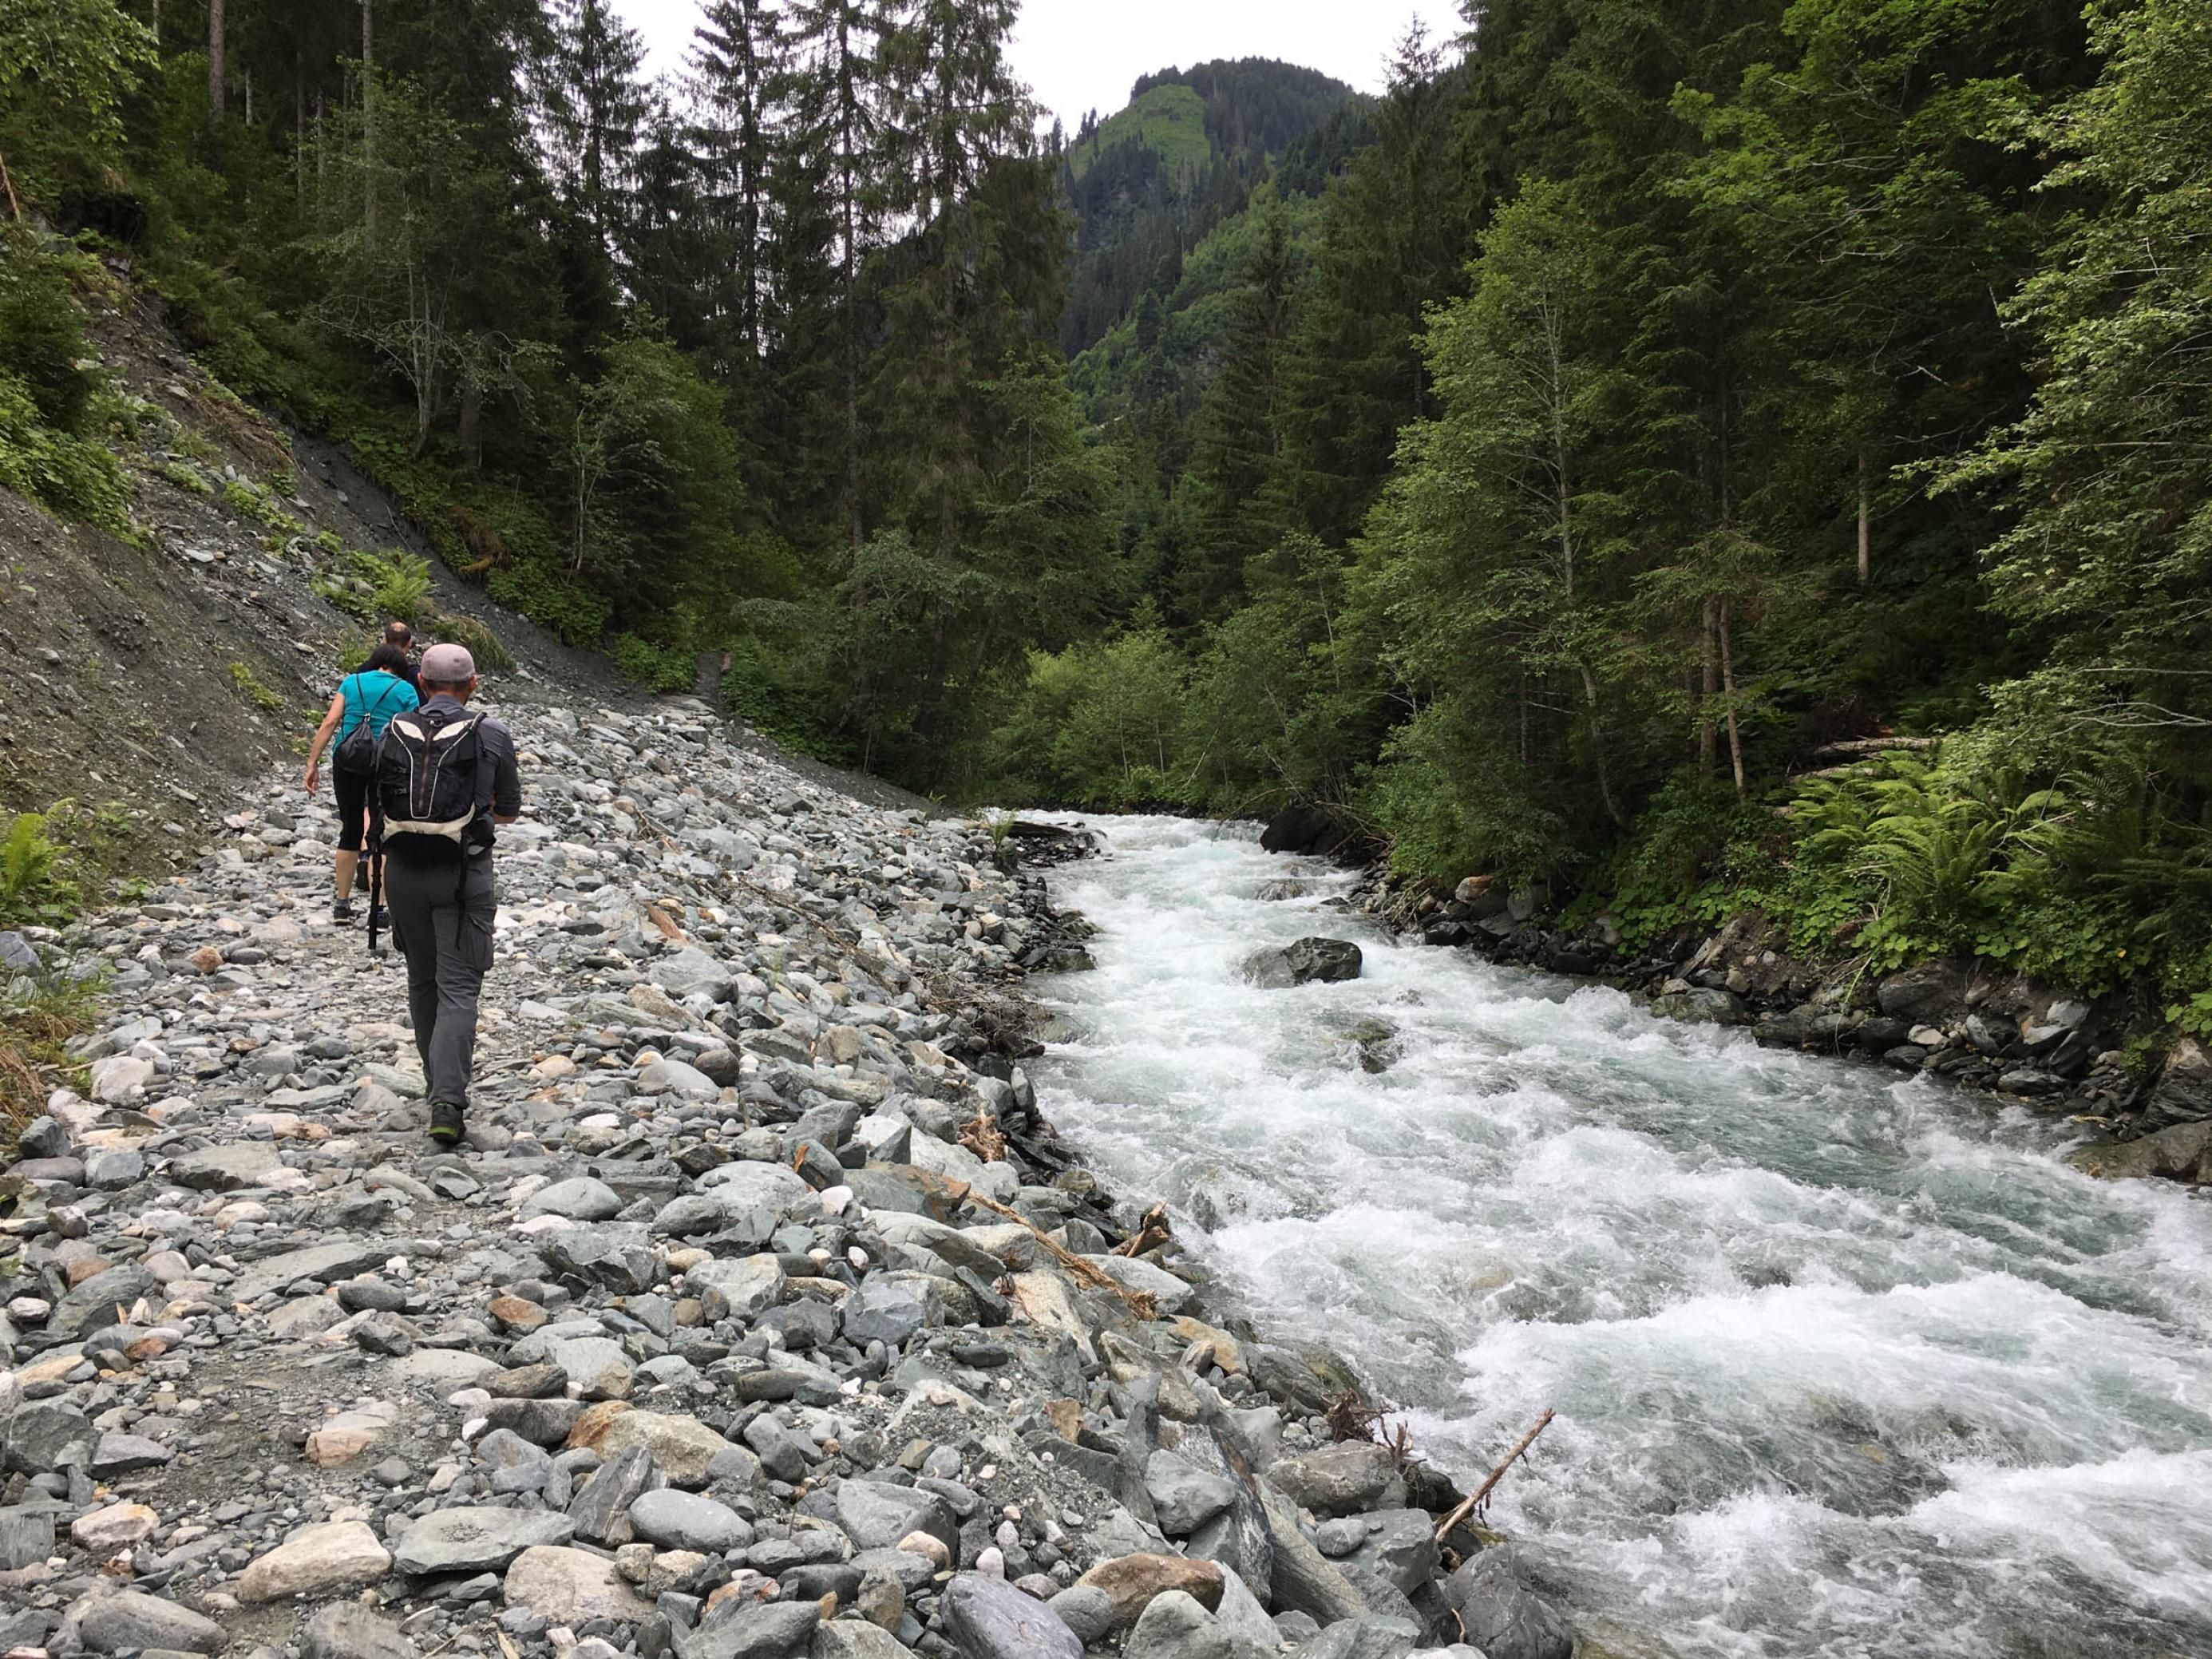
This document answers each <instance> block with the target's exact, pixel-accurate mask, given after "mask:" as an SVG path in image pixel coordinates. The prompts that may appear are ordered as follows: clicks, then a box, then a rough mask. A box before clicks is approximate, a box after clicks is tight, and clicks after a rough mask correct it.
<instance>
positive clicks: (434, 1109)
mask: <svg viewBox="0 0 2212 1659" xmlns="http://www.w3.org/2000/svg"><path fill="white" fill-rule="evenodd" d="M463 1127H464V1126H463V1125H462V1122H461V1109H460V1108H459V1107H458V1106H456V1105H454V1104H453V1103H452V1102H451V1101H446V1100H436V1101H433V1102H431V1103H430V1139H433V1140H435V1141H436V1142H437V1143H438V1144H439V1145H440V1146H459V1145H460V1144H461V1133H462V1129H463Z"/></svg>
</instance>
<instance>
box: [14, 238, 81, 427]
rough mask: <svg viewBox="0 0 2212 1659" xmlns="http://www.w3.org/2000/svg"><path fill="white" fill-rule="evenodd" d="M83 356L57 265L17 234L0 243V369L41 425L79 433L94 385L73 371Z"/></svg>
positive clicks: (76, 314)
mask: <svg viewBox="0 0 2212 1659" xmlns="http://www.w3.org/2000/svg"><path fill="white" fill-rule="evenodd" d="M86 355H87V347H86V345H85V338H84V313H83V312H82V309H81V308H80V307H78V305H77V302H76V295H74V294H73V293H71V292H70V283H69V278H68V276H67V275H66V273H65V271H64V267H63V265H62V264H61V262H60V261H59V260H58V259H56V258H53V257H52V256H51V255H50V254H47V253H46V252H42V251H40V250H39V249H37V248H36V247H34V246H33V245H32V244H31V240H30V238H29V237H28V236H27V234H24V233H22V232H20V231H10V232H9V233H8V234H6V235H5V236H4V238H0V364H4V365H5V366H6V370H7V372H8V373H9V374H11V375H12V376H14V378H15V380H18V381H20V382H21V385H22V386H23V388H24V390H25V392H27V393H28V394H29V397H30V399H31V402H32V404H33V406H34V407H35V408H36V409H37V410H38V415H39V420H40V422H41V423H42V424H44V425H46V426H49V427H52V428H54V429H56V430H57V431H60V432H77V431H80V430H81V429H82V426H83V422H84V418H85V410H86V408H87V406H88V404H90V403H91V401H92V395H93V393H94V392H95V391H96V390H98V386H99V383H98V381H97V380H94V377H93V375H92V374H89V373H88V372H87V371H86V370H84V369H82V368H79V367H78V364H79V363H80V362H82V360H83V359H84V357H85V356H86Z"/></svg>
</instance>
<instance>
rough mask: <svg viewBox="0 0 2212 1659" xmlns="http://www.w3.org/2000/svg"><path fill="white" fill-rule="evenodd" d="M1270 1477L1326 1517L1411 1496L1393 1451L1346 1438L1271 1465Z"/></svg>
mask: <svg viewBox="0 0 2212 1659" xmlns="http://www.w3.org/2000/svg"><path fill="white" fill-rule="evenodd" d="M1267 1479H1268V1480H1269V1481H1271V1482H1272V1483H1273V1486H1274V1487H1275V1490H1276V1491H1278V1492H1281V1493H1282V1494H1283V1496H1284V1497H1285V1498H1289V1499H1290V1500H1291V1502H1292V1503H1293V1504H1297V1505H1298V1507H1299V1508H1301V1509H1307V1510H1312V1511H1313V1512H1314V1515H1315V1516H1316V1518H1318V1519H1321V1520H1328V1519H1329V1518H1331V1517H1332V1516H1340V1515H1364V1514H1366V1513H1368V1512H1370V1511H1371V1510H1380V1509H1384V1508H1389V1507H1395V1505H1397V1504H1402V1503H1403V1502H1404V1501H1405V1498H1406V1483H1405V1481H1404V1480H1402V1479H1401V1478H1400V1476H1399V1474H1398V1465H1397V1462H1396V1460H1395V1459H1394V1458H1393V1457H1392V1456H1391V1455H1390V1449H1389V1447H1387V1446H1378V1445H1376V1443H1374V1442H1373V1441H1371V1440H1347V1441H1346V1442H1344V1443H1342V1444H1341V1445H1335V1446H1324V1447H1322V1449H1320V1450H1319V1451H1311V1452H1308V1453H1306V1454H1305V1455H1304V1456H1302V1457H1279V1458H1277V1459H1276V1460H1275V1461H1274V1462H1273V1463H1271V1464H1269V1465H1268V1466H1267Z"/></svg>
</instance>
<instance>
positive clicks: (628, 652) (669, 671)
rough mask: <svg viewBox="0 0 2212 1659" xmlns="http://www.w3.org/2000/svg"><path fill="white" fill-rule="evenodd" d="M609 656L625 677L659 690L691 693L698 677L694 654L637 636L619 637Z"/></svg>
mask: <svg viewBox="0 0 2212 1659" xmlns="http://www.w3.org/2000/svg"><path fill="white" fill-rule="evenodd" d="M607 654H608V655H609V656H610V657H611V658H613V659H614V663H615V666H616V667H617V668H619V669H620V670H622V671H623V677H624V678H628V679H632V680H635V681H636V682H637V683H638V684H640V685H645V686H650V687H651V688H652V689H653V690H655V691H688V690H690V689H691V686H692V684H693V683H694V681H695V680H696V678H697V677H698V666H697V664H696V661H695V660H694V659H693V657H692V654H691V653H690V652H688V651H685V650H684V649H683V648H682V647H678V646H668V645H654V644H653V643H652V642H651V641H647V640H641V639H640V638H638V636H637V635H635V634H617V635H615V636H614V638H613V639H611V640H610V641H608V642H607Z"/></svg>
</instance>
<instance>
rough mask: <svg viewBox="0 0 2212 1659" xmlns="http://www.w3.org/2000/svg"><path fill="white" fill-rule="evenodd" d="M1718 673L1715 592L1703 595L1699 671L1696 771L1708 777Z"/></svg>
mask: <svg viewBox="0 0 2212 1659" xmlns="http://www.w3.org/2000/svg"><path fill="white" fill-rule="evenodd" d="M1720 676H1721V602H1720V599H1719V598H1718V597H1717V596H1716V595H1714V594H1711V593H1708V594H1707V595H1706V596H1705V662H1704V664H1703V665H1702V668H1701V671H1700V672H1699V681H1698V690H1699V700H1698V775H1699V776H1700V777H1702V778H1704V779H1705V780H1706V781H1709V782H1710V781H1711V779H1712V775H1713V765H1714V759H1715V750H1716V749H1717V747H1718V744H1719V741H1720V733H1719V732H1718V731H1717V729H1716V727H1715V726H1714V725H1713V699H1714V698H1715V697H1716V696H1718V695H1719V693H1720V689H1721V686H1720Z"/></svg>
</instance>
